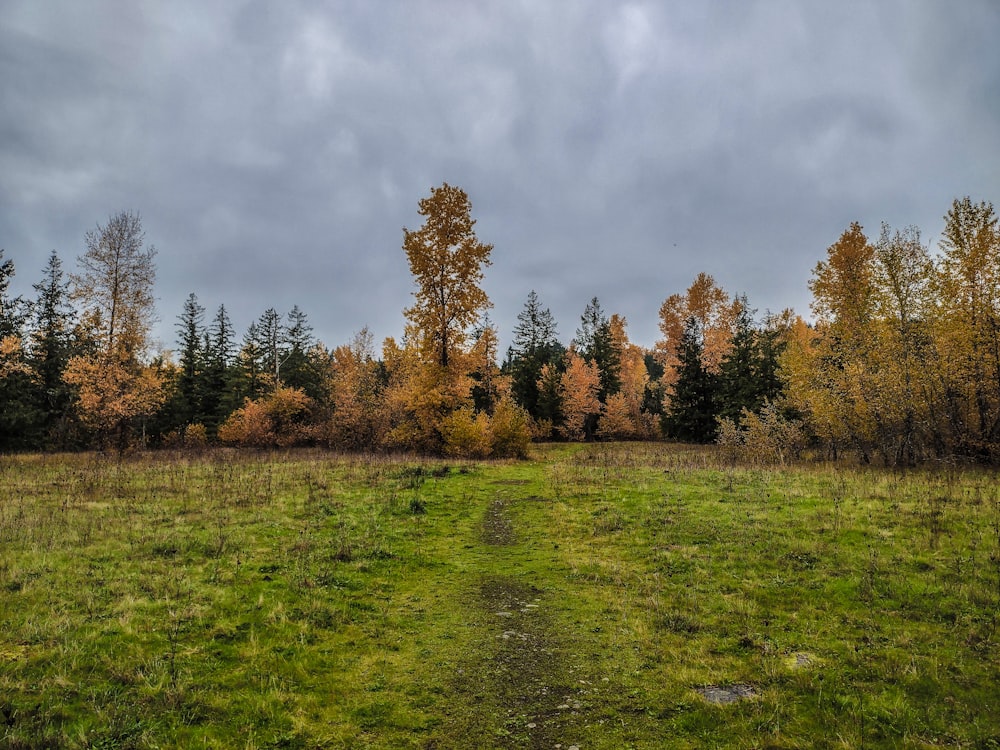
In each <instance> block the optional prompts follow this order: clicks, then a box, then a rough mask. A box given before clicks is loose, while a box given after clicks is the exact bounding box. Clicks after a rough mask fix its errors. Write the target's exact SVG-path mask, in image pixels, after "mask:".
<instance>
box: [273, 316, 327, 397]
mask: <svg viewBox="0 0 1000 750" xmlns="http://www.w3.org/2000/svg"><path fill="white" fill-rule="evenodd" d="M287 319H288V323H287V324H286V325H285V327H284V329H283V336H282V342H281V349H280V351H281V354H280V361H279V362H278V370H277V373H278V375H279V377H280V380H281V384H282V385H285V386H288V387H290V388H300V389H301V390H303V391H305V393H306V395H307V396H309V397H310V398H312V399H315V400H318V399H320V398H322V395H323V377H322V362H319V361H317V359H318V357H317V355H318V352H317V342H316V339H315V338H314V337H313V333H312V331H313V329H312V326H311V325H309V320H308V318H307V317H306V314H305V313H304V312H302V310H300V309H299V306H298V305H295V306H293V307H292V309H291V310H290V311H289V313H288V316H287Z"/></svg>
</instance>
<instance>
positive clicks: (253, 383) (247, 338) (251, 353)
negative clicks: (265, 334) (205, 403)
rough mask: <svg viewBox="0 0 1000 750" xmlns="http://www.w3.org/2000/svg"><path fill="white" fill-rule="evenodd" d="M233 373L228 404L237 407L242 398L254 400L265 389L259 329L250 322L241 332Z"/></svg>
mask: <svg viewBox="0 0 1000 750" xmlns="http://www.w3.org/2000/svg"><path fill="white" fill-rule="evenodd" d="M234 370H235V374H234V377H233V379H232V381H231V387H230V398H231V402H230V404H229V405H231V406H233V407H234V408H238V407H239V406H240V405H241V404H242V403H243V400H244V399H247V398H249V399H253V400H256V399H257V398H258V397H259V396H260V395H261V394H262V393H263V392H264V390H265V383H266V382H267V381H266V376H267V372H266V370H265V369H264V354H263V351H262V349H261V341H260V331H259V330H258V328H257V323H256V321H255V322H252V323H251V324H250V326H249V327H248V328H247V331H246V333H245V334H243V341H242V345H241V346H240V351H239V354H238V355H237V357H236V365H235V367H234Z"/></svg>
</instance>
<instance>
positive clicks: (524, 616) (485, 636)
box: [455, 499, 583, 750]
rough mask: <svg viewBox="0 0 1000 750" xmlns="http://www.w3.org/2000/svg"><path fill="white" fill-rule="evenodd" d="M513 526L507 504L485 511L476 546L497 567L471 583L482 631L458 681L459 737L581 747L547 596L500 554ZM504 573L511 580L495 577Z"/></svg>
mask: <svg viewBox="0 0 1000 750" xmlns="http://www.w3.org/2000/svg"><path fill="white" fill-rule="evenodd" d="M516 532H517V529H516V528H515V526H514V523H513V520H512V518H511V515H510V508H509V505H508V503H507V501H505V500H503V499H497V500H495V501H494V502H493V503H491V505H490V506H489V507H488V508H487V509H486V512H485V513H484V516H483V521H482V526H481V529H480V542H481V543H482V544H483V545H484V546H485V547H486V548H487V550H486V552H487V553H488V555H489V556H490V558H491V559H493V560H494V564H492V565H491V566H490V567H491V568H492V570H493V571H494V572H492V573H487V574H483V575H482V576H481V577H480V578H479V580H478V581H476V582H475V583H474V584H473V589H472V591H470V593H469V597H468V606H469V607H470V618H472V619H473V620H474V622H475V624H476V626H477V627H478V629H479V630H480V635H481V636H482V638H481V643H482V648H481V651H480V653H477V654H473V655H470V660H469V662H468V663H467V665H466V666H464V667H463V669H462V670H460V673H461V674H460V675H459V676H458V677H457V679H456V688H457V693H458V694H459V696H460V697H461V699H462V700H463V702H465V701H467V702H468V704H469V706H470V709H471V710H470V711H468V712H467V714H466V716H465V717H464V718H459V717H455V718H457V719H458V720H459V722H463V721H464V722H465V723H466V726H464V727H462V728H461V731H459V732H458V733H457V735H456V736H460V735H463V734H464V735H465V736H467V737H470V738H471V737H474V736H478V737H479V742H480V743H482V744H480V745H479V747H495V748H547V749H549V750H551V749H552V748H561V749H562V750H570V748H575V747H578V745H577V742H576V741H575V740H574V737H576V736H578V732H577V729H576V728H577V727H579V726H580V722H581V721H582V718H583V717H582V715H581V713H580V710H581V708H583V706H582V705H581V703H580V702H579V701H578V700H577V697H578V696H576V695H575V693H576V691H575V689H574V688H573V687H572V681H571V680H570V679H569V678H568V677H567V675H568V673H569V670H568V668H567V664H566V661H565V659H566V656H567V650H568V646H569V643H568V640H567V639H565V638H563V637H561V636H560V633H559V632H558V629H557V628H556V627H554V626H553V623H552V621H551V618H550V616H549V614H548V612H547V608H548V607H549V601H548V598H547V592H546V591H544V590H543V589H540V588H537V587H536V586H535V585H534V584H533V583H532V582H531V580H530V579H531V577H530V576H526V575H518V576H517V578H515V577H514V576H515V575H516V574H517V573H519V572H520V571H517V570H516V565H509V566H508V565H507V564H506V563H507V562H508V560H507V558H508V555H506V554H505V550H506V549H507V548H509V547H511V546H512V545H514V544H515V543H516V540H517V533H516ZM505 570H509V574H508V575H502V574H500V572H503V571H505Z"/></svg>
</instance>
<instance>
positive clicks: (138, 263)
mask: <svg viewBox="0 0 1000 750" xmlns="http://www.w3.org/2000/svg"><path fill="white" fill-rule="evenodd" d="M85 244H86V251H85V252H84V254H83V255H82V256H81V257H80V259H79V265H80V272H79V273H77V274H73V275H72V276H71V285H72V296H73V298H74V299H75V300H77V301H78V302H79V303H80V304H81V305H82V318H83V320H84V322H85V323H86V325H87V327H88V329H89V334H90V337H91V346H92V348H91V351H90V352H88V353H87V354H83V355H78V356H76V357H74V358H73V359H72V360H70V362H69V364H68V366H67V369H66V373H65V375H64V379H65V380H66V381H67V382H68V383H70V384H71V385H73V386H75V387H76V388H77V389H78V392H79V398H80V407H81V410H82V414H83V417H84V418H85V419H86V420H87V421H88V422H89V423H90V424H91V425H93V426H94V427H95V428H97V429H98V430H99V431H101V432H102V433H104V434H105V435H109V434H110V433H115V434H116V435H117V438H118V444H119V448H124V447H125V445H126V441H127V439H128V437H129V430H130V428H131V427H132V426H133V422H134V421H135V420H137V419H139V418H142V417H145V416H148V415H150V414H152V413H153V412H155V411H156V409H157V408H159V406H160V404H161V403H162V402H163V398H164V387H163V375H162V373H161V372H160V371H159V370H157V369H156V368H153V367H151V366H150V365H149V364H148V363H147V362H146V361H145V357H146V355H147V351H146V349H147V346H148V335H149V328H150V325H151V324H152V320H153V315H154V310H153V301H154V300H153V283H154V281H155V276H156V269H155V266H154V263H153V258H154V257H155V255H156V251H155V249H154V248H153V247H151V246H150V247H147V246H145V234H144V233H143V231H142V223H141V221H140V219H139V215H138V214H135V213H131V212H128V211H122V212H120V213H117V214H114V215H112V216H111V217H110V218H109V219H108V222H107V224H105V225H104V226H100V225H98V227H97V228H96V229H94V230H91V231H89V232H87V234H86V237H85Z"/></svg>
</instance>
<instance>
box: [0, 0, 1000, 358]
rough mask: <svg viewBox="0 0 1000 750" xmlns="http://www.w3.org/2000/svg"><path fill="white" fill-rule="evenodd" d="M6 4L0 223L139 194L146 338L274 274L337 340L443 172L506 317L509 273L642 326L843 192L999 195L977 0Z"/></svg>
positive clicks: (73, 236)
mask: <svg viewBox="0 0 1000 750" xmlns="http://www.w3.org/2000/svg"><path fill="white" fill-rule="evenodd" d="M4 5H5V8H4V13H3V14H2V17H0V100H2V101H3V103H4V106H3V107H2V108H0V174H2V178H0V246H2V247H4V248H5V249H6V251H7V257H9V258H11V259H13V260H14V262H15V264H16V266H17V269H18V278H17V283H18V284H19V285H20V288H21V290H22V291H25V292H27V291H30V284H31V283H32V282H33V281H35V280H36V278H37V274H39V272H40V270H41V268H42V267H43V265H44V262H45V257H46V255H47V254H48V252H49V250H51V249H53V248H54V249H56V250H57V251H58V252H59V253H60V255H61V257H62V258H63V259H64V260H65V261H66V262H67V264H68V265H72V262H73V260H74V259H75V257H76V256H77V255H78V254H79V253H80V250H81V247H82V240H83V235H84V233H85V232H86V231H87V230H88V229H90V228H92V227H93V226H94V225H95V224H96V223H97V222H103V221H104V220H105V219H106V218H107V216H108V215H109V214H111V213H113V212H115V211H117V210H120V209H123V208H130V209H134V210H138V211H140V212H141V213H142V216H143V220H144V226H145V229H146V233H147V238H148V239H149V241H150V242H152V243H153V244H155V245H156V246H157V248H158V249H159V252H160V254H159V258H158V269H159V281H158V294H159V298H160V300H159V305H158V309H159V314H160V317H161V318H162V320H163V323H162V324H161V332H160V333H161V336H162V337H163V339H164V343H165V344H167V345H170V344H172V338H173V330H172V329H173V325H172V324H173V320H174V318H175V317H176V315H177V314H178V313H179V312H180V309H181V304H182V302H183V299H184V298H185V297H186V295H187V294H188V293H189V292H191V291H193V292H195V293H196V294H197V295H198V297H199V299H200V300H201V302H202V303H203V304H205V305H206V306H207V307H208V308H209V309H214V307H216V306H217V305H218V304H220V303H225V304H226V306H227V308H229V309H230V311H231V312H232V314H233V317H234V319H235V322H236V324H237V326H238V328H240V329H241V331H242V329H244V328H245V327H246V325H247V324H248V323H249V322H250V320H252V319H253V318H256V317H257V315H259V314H260V312H262V311H263V310H264V309H265V308H267V307H269V306H274V307H276V308H278V309H281V310H287V309H289V308H290V307H291V306H292V305H293V304H298V305H299V306H300V307H301V308H302V309H303V310H305V311H306V312H307V314H308V315H309V317H310V320H311V322H312V323H313V325H314V327H315V329H316V332H317V334H319V335H320V336H321V338H322V339H323V341H324V342H325V343H326V344H327V345H330V346H333V345H337V344H339V343H342V342H344V341H346V340H348V339H349V338H350V336H351V334H352V333H353V332H354V331H356V330H358V329H359V328H361V327H362V326H364V325H369V326H370V327H371V328H372V330H373V331H374V333H375V334H376V336H377V337H382V336H387V335H396V336H398V335H399V334H400V332H401V330H402V322H403V321H402V312H401V311H402V308H403V307H405V306H406V305H408V304H409V301H410V297H409V294H410V291H411V283H410V277H409V273H408V269H407V267H406V263H405V256H404V255H403V253H402V251H401V247H400V246H401V240H402V228H403V227H404V226H407V227H411V228H413V227H416V226H418V225H419V223H420V217H419V216H418V215H417V213H416V208H417V201H418V200H419V199H420V198H422V197H424V196H425V195H427V194H428V192H429V190H430V187H431V186H435V185H439V184H440V183H441V182H443V181H448V182H450V183H451V184H456V185H459V186H461V187H463V188H464V189H465V190H466V191H467V192H468V193H469V194H470V197H471V199H472V202H473V210H474V215H475V217H476V218H477V219H478V224H477V228H478V230H479V234H480V237H481V238H482V239H483V240H484V241H487V242H492V243H493V244H494V245H495V248H496V249H495V251H494V264H493V266H492V267H491V268H490V269H489V270H488V272H487V276H486V286H487V289H488V291H489V293H490V295H491V297H492V298H493V300H494V302H495V305H496V309H495V310H494V311H493V318H494V320H495V322H497V323H498V324H499V325H500V327H501V329H502V330H501V333H502V335H504V336H505V335H506V334H507V332H508V331H509V330H510V327H511V326H512V324H513V321H514V318H515V316H516V315H517V313H518V312H519V310H520V309H521V306H522V305H523V302H524V299H525V297H526V296H527V294H528V292H529V291H530V290H531V289H536V290H537V291H538V293H539V295H540V297H541V299H542V302H543V304H545V305H548V306H550V307H551V308H552V309H553V312H554V313H555V315H556V317H557V320H558V321H559V326H560V332H561V334H562V336H563V338H564V339H567V340H568V339H569V337H571V336H572V334H573V331H574V330H575V328H576V326H577V324H578V321H579V315H580V313H581V312H582V311H583V307H584V306H585V305H586V303H587V301H588V300H589V299H590V298H591V297H593V296H595V295H596V296H597V297H599V298H600V300H601V302H602V305H603V306H604V308H605V310H607V311H608V312H618V313H621V314H624V315H625V316H626V317H627V318H628V320H629V322H630V329H631V333H632V335H633V337H634V338H635V339H636V340H638V341H639V342H640V343H643V344H652V343H653V341H654V340H655V338H656V336H657V330H656V323H657V310H658V308H659V305H660V303H661V302H662V301H663V299H664V298H665V297H666V296H667V295H669V294H671V293H673V292H678V291H683V290H684V289H685V288H686V287H687V286H688V284H689V283H690V282H691V280H692V279H693V278H694V276H695V274H697V273H698V272H700V271H706V272H708V273H711V274H713V275H714V276H715V277H716V279H717V280H718V281H719V282H720V283H721V284H722V285H723V286H724V287H725V288H726V289H727V290H729V291H731V292H734V293H736V292H745V293H747V294H748V295H749V298H750V301H751V303H752V304H754V305H755V306H757V307H759V308H761V309H765V308H768V309H772V310H776V309H780V308H782V307H785V306H794V307H795V308H796V309H797V310H799V311H800V312H803V313H806V312H808V310H807V306H808V293H807V289H806V282H807V280H808V278H809V274H810V271H811V268H812V267H813V266H814V265H815V263H816V261H817V260H819V259H821V258H822V257H823V254H824V252H825V250H826V248H827V247H828V246H829V245H830V244H831V243H832V242H833V241H835V240H836V238H837V237H838V236H839V234H840V232H841V231H843V229H845V228H846V227H847V225H848V224H849V223H850V222H851V221H854V220H859V221H861V222H862V223H863V224H864V225H865V226H866V228H867V229H868V230H869V232H870V233H871V234H877V231H878V226H879V222H880V221H882V220H887V221H889V222H890V223H892V224H893V225H896V226H903V225H908V224H916V225H918V226H920V227H921V228H922V229H923V230H924V234H925V237H930V238H933V237H935V236H936V235H937V233H938V232H939V231H940V228H941V225H942V221H941V217H942V216H943V214H944V213H945V211H946V210H947V209H948V206H949V205H950V202H951V200H952V199H954V198H956V197H959V196H962V195H965V194H970V195H972V196H973V197H974V198H976V199H987V200H989V199H994V198H997V197H998V195H997V194H998V187H1000V185H998V179H1000V178H998V176H1000V156H998V152H997V149H996V143H997V142H998V136H1000V53H998V52H997V51H996V44H995V40H996V39H997V38H998V33H997V32H998V31H1000V14H997V13H996V11H995V9H994V8H993V6H992V4H991V3H990V2H989V0H981V1H978V2H977V1H976V0H968V1H967V2H963V3H961V4H943V3H937V2H931V1H930V0H928V1H927V2H904V1H903V0H897V1H896V2H887V3H879V4H876V5H872V4H869V3H860V2H846V3H837V4H821V5H818V6H816V5H804V4H802V3H797V2H791V1H789V2H770V1H769V2H756V3H754V2H727V3H712V4H702V3H660V2H632V3H607V2H599V1H598V0H591V1H590V2H572V3H569V2H567V3H563V2H547V3H527V2H525V3H519V2H513V3H511V2H487V3H475V4H473V3H465V2H459V1H458V0H440V1H434V2H419V3H418V2H386V3H361V2H327V3H305V2H302V3H287V4H281V5H277V4H274V3H264V2H239V1H235V0H234V1H233V2H223V3H210V4H209V3H194V2H178V3H169V4H162V3H152V2H148V3H142V2H140V3H121V2H114V1H113V0H108V1H107V2H103V3H102V2H95V3H87V4H81V3H75V2H46V3H36V2H31V1H30V0H7V2H5V3H4Z"/></svg>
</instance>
